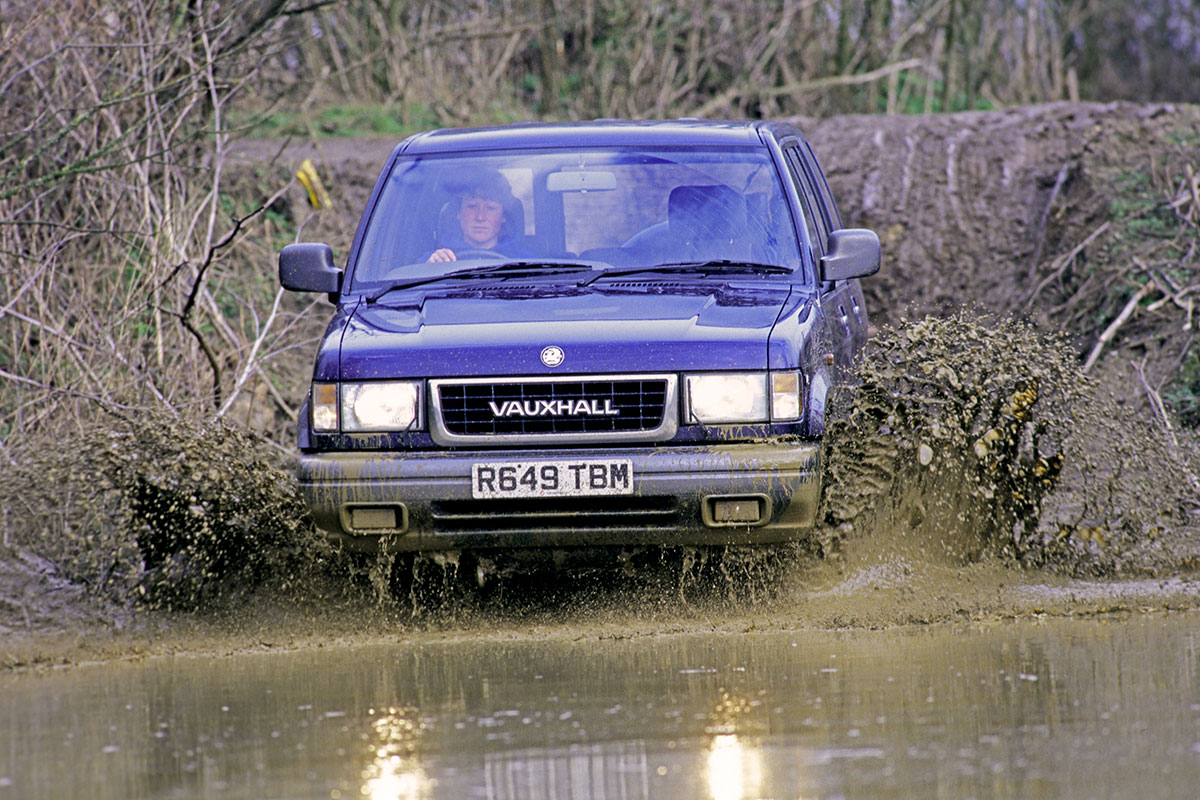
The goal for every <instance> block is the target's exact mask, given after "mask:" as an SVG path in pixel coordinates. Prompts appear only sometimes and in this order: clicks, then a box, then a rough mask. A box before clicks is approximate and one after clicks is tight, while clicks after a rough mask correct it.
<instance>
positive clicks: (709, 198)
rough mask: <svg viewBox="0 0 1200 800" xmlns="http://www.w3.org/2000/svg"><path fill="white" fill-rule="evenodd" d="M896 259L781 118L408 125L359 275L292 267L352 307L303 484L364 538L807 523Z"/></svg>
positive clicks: (330, 370) (615, 533) (297, 255)
mask: <svg viewBox="0 0 1200 800" xmlns="http://www.w3.org/2000/svg"><path fill="white" fill-rule="evenodd" d="M879 261H880V249H879V239H878V238H877V237H876V235H875V234H874V233H872V232H871V231H869V230H863V229H855V228H843V226H842V221H841V217H840V216H839V214H838V210H837V206H836V205H835V204H834V201H833V197H832V196H831V194H830V191H829V186H828V184H827V183H826V180H825V176H824V175H823V173H822V171H821V168H820V167H819V166H818V164H817V161H816V158H815V156H814V154H813V151H812V148H811V147H810V145H809V143H808V141H807V140H806V139H805V138H804V136H803V135H802V134H801V133H800V131H798V130H796V129H795V128H794V127H791V126H789V125H786V124H780V123H768V122H708V121H698V120H677V121H670V122H628V121H615V120H612V121H610V120H604V121H595V122H588V123H566V124H519V125H510V126H503V127H494V128H483V129H473V130H438V131H431V132H426V133H421V134H418V135H415V136H412V137H410V138H408V139H406V140H405V141H404V142H402V143H401V144H400V145H399V146H398V147H397V148H396V149H395V151H394V152H393V153H392V155H391V157H390V158H389V159H388V162H387V164H386V165H385V166H384V168H383V171H382V173H381V175H380V177H379V180H378V182H377V183H376V185H375V189H374V191H373V192H372V194H371V198H370V201H369V203H368V204H367V207H366V210H365V212H364V214H363V217H362V221H361V222H360V224H359V226H358V231H357V233H356V235H355V237H354V243H353V245H352V247H351V249H350V253H349V256H348V258H347V262H346V266H345V268H344V269H339V268H338V267H337V266H335V264H334V261H333V256H332V252H331V250H330V248H329V247H328V246H327V245H324V244H312V243H306V244H294V245H290V246H288V247H285V248H284V249H283V251H282V252H281V254H280V257H279V277H280V281H281V282H282V284H283V286H284V287H286V288H288V289H292V290H296V291H303V292H324V293H328V294H329V298H330V300H331V301H333V302H334V303H335V304H336V310H335V312H334V315H333V319H332V321H331V322H330V323H329V327H328V330H327V331H326V333H325V336H324V339H323V340H322V342H321V344H320V347H319V349H318V351H317V356H316V364H315V367H314V370H313V380H312V388H311V392H310V394H309V396H308V399H307V402H306V403H305V405H304V407H303V409H302V411H301V414H300V420H299V446H300V460H299V481H300V485H301V487H302V490H303V492H304V493H305V496H306V497H307V499H308V502H309V504H310V506H311V509H312V512H313V514H314V517H315V519H316V521H317V523H318V524H319V525H320V526H321V527H322V528H323V529H325V530H326V531H328V532H329V534H330V535H331V536H332V537H334V538H336V539H339V540H341V541H342V542H343V543H344V544H345V545H346V546H347V547H348V548H350V549H352V550H358V551H365V552H372V551H377V550H379V549H386V550H387V551H389V552H400V553H403V552H409V553H412V552H417V551H429V550H433V551H463V550H470V551H477V550H481V549H493V550H500V549H503V550H513V549H521V548H539V549H546V548H554V549H558V548H576V547H594V546H610V545H611V546H622V547H636V546H652V547H661V546H670V545H729V544H754V543H765V542H781V541H794V540H798V539H801V538H803V537H804V536H805V534H806V533H807V532H809V531H810V530H811V528H812V527H813V525H814V522H815V519H816V515H817V508H818V504H819V500H820V494H821V491H820V490H821V460H822V447H821V441H822V434H823V432H824V428H825V419H826V414H827V398H829V397H830V396H831V390H832V389H833V388H834V387H835V386H836V385H838V384H839V383H843V382H845V381H847V380H849V379H850V378H851V372H852V366H853V362H854V360H855V358H856V355H857V354H858V353H859V351H860V350H861V349H862V347H863V346H864V344H865V340H866V336H867V313H866V309H865V307H864V302H863V295H862V290H861V288H860V286H859V282H858V278H860V277H863V276H866V275H870V274H872V273H874V272H875V271H876V270H878V268H879Z"/></svg>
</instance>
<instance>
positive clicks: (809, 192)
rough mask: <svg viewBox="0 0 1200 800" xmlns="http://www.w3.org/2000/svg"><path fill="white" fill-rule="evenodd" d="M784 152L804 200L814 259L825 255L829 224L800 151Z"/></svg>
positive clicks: (789, 150)
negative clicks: (820, 208) (821, 210)
mask: <svg viewBox="0 0 1200 800" xmlns="http://www.w3.org/2000/svg"><path fill="white" fill-rule="evenodd" d="M786 152H787V162H788V169H790V170H791V171H792V178H793V180H795V181H796V185H797V186H798V187H799V188H800V196H801V198H803V200H804V224H805V226H806V227H807V228H808V237H809V239H811V240H812V243H813V248H814V250H815V252H814V253H813V259H814V260H815V259H818V258H820V257H821V256H823V255H825V244H826V242H827V241H828V240H829V226H828V224H827V223H826V221H825V217H824V215H822V214H821V213H820V211H819V210H818V209H819V203H818V202H817V195H816V191H815V190H814V189H813V185H812V180H811V179H810V178H809V176H808V173H807V172H806V171H805V170H804V167H803V165H802V161H803V159H802V158H801V157H800V152H799V151H798V150H797V149H796V148H795V147H789V148H788V149H787V151H786Z"/></svg>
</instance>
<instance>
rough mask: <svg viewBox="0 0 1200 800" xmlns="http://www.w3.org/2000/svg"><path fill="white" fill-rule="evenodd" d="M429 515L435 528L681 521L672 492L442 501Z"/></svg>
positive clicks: (605, 527) (642, 525) (574, 527)
mask: <svg viewBox="0 0 1200 800" xmlns="http://www.w3.org/2000/svg"><path fill="white" fill-rule="evenodd" d="M432 516H433V528H434V530H435V531H436V532H438V533H493V532H497V533H498V532H513V531H524V530H529V531H536V532H539V533H546V532H549V531H560V530H571V531H579V530H584V531H613V530H623V529H628V528H637V529H639V530H654V529H660V528H661V529H675V528H677V527H678V526H679V525H680V524H681V511H680V508H679V501H678V500H677V499H676V498H674V497H635V496H630V497H563V498H528V499H518V500H443V501H439V502H435V503H433V504H432Z"/></svg>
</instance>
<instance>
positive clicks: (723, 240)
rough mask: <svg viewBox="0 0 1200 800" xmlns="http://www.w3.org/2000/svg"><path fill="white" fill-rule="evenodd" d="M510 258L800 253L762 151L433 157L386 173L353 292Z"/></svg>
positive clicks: (548, 260)
mask: <svg viewBox="0 0 1200 800" xmlns="http://www.w3.org/2000/svg"><path fill="white" fill-rule="evenodd" d="M448 254H449V255H448ZM505 261H520V262H526V263H529V264H533V265H537V264H540V263H542V262H545V264H546V269H554V268H555V267H556V266H559V267H560V268H561V266H562V265H564V264H572V265H578V264H590V265H593V266H594V267H595V268H597V269H608V268H618V269H625V270H628V269H631V268H637V267H655V266H659V265H663V264H680V263H691V264H694V263H707V262H730V263H733V264H736V263H741V262H745V263H751V264H759V265H762V264H768V265H776V266H781V267H787V268H788V269H796V268H798V267H799V266H800V249H799V245H798V243H797V239H796V227H795V226H794V225H793V223H792V218H791V214H790V212H789V210H788V205H787V202H786V200H785V199H784V194H783V189H782V186H781V183H780V180H779V176H778V174H777V173H776V170H775V165H774V163H773V162H772V161H771V159H770V157H769V156H768V154H767V151H766V150H765V149H763V148H756V147H709V148H698V147H687V148H666V147H664V148H646V147H637V148H573V149H570V150H509V151H488V152H485V153H451V154H437V155H421V156H411V157H401V158H399V159H398V160H397V162H396V164H395V167H394V168H393V170H392V172H391V174H390V175H389V176H388V177H387V181H386V183H385V185H384V187H383V190H382V194H381V195H380V198H379V202H378V203H377V204H376V206H375V209H374V211H373V212H372V215H371V219H370V221H369V223H368V226H367V229H366V232H365V235H364V238H363V241H362V246H361V248H360V251H359V254H358V258H357V260H356V262H355V265H354V275H353V278H352V286H351V288H352V290H354V291H368V292H369V291H378V290H379V289H380V288H383V287H386V286H387V285H388V284H391V283H396V282H405V281H410V280H414V279H420V278H424V277H427V276H436V275H439V274H444V273H450V272H460V271H462V270H463V269H464V268H469V267H471V266H488V265H491V264H500V263H504V262H505Z"/></svg>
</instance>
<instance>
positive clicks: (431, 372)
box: [319, 280, 791, 380]
mask: <svg viewBox="0 0 1200 800" xmlns="http://www.w3.org/2000/svg"><path fill="white" fill-rule="evenodd" d="M790 290H791V289H790V286H789V285H788V284H785V283H778V284H774V285H767V286H764V285H762V283H761V282H758V283H753V284H752V283H749V282H743V283H739V282H716V281H712V280H706V281H693V282H687V281H681V282H671V281H661V280H660V281H644V280H642V281H633V280H631V281H621V282H607V281H606V282H602V283H598V284H595V285H592V286H575V285H556V284H550V285H547V284H545V283H525V284H518V283H509V282H505V283H500V284H496V285H489V286H484V287H479V288H475V287H471V288H469V289H456V290H442V291H409V292H406V293H399V292H397V293H394V294H393V295H389V296H387V297H385V299H384V301H383V302H380V303H375V304H368V303H366V302H361V303H360V304H359V305H358V307H357V309H355V310H354V312H353V313H352V314H351V315H350V316H349V318H348V320H347V322H346V325H345V327H344V329H343V335H342V341H341V355H340V376H338V377H341V378H342V379H343V380H366V379H378V378H392V377H463V376H486V375H562V374H571V373H619V372H677V371H683V370H691V369H703V370H723V369H729V370H741V369H765V368H766V366H767V342H768V338H769V336H770V333H771V329H772V327H773V326H774V324H775V321H776V320H777V319H778V317H779V314H780V310H781V309H782V307H783V305H784V304H785V302H786V301H787V299H788V296H789V294H790ZM552 346H554V347H558V348H560V349H561V350H562V353H563V359H562V361H561V363H559V364H558V365H557V366H553V367H552V366H547V365H546V364H545V363H543V361H542V357H541V356H542V352H543V350H545V349H546V348H548V347H552ZM319 377H327V378H332V377H335V376H332V375H329V376H319Z"/></svg>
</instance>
